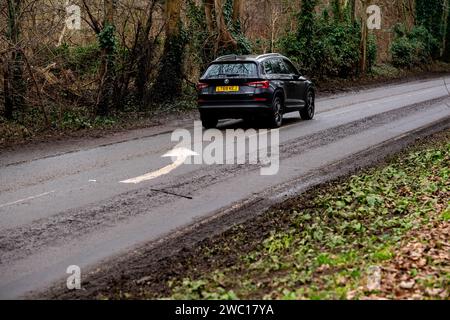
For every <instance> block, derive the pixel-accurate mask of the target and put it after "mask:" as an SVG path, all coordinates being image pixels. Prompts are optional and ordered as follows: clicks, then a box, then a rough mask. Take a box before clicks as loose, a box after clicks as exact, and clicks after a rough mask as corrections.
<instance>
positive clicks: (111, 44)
mask: <svg viewBox="0 0 450 320" xmlns="http://www.w3.org/2000/svg"><path fill="white" fill-rule="evenodd" d="M97 39H98V43H99V46H100V48H101V49H104V50H106V51H107V52H108V53H114V52H115V50H116V47H117V39H116V28H115V27H114V25H110V24H107V25H106V26H105V27H104V28H103V29H102V30H101V31H100V33H99V34H98V35H97Z"/></svg>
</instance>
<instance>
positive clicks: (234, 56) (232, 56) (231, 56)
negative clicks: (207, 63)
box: [216, 54, 238, 61]
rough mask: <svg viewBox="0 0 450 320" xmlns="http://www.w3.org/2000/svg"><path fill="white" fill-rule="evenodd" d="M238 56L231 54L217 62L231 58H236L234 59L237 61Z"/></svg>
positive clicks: (219, 58)
mask: <svg viewBox="0 0 450 320" xmlns="http://www.w3.org/2000/svg"><path fill="white" fill-rule="evenodd" d="M237 57H238V56H237V55H236V54H229V55H226V56H221V57H218V58H217V59H216V61H221V60H225V59H229V58H234V59H237Z"/></svg>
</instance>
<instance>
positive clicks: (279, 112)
mask: <svg viewBox="0 0 450 320" xmlns="http://www.w3.org/2000/svg"><path fill="white" fill-rule="evenodd" d="M268 125H269V127H270V128H279V127H281V126H282V125H283V99H282V98H281V97H280V96H279V95H276V96H275V98H273V102H272V110H271V111H270V115H269V118H268Z"/></svg>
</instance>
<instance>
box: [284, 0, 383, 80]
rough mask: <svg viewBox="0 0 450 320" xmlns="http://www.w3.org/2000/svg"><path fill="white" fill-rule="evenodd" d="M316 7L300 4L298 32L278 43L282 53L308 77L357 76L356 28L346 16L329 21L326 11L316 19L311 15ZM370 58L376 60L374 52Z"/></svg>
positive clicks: (290, 34)
mask: <svg viewBox="0 0 450 320" xmlns="http://www.w3.org/2000/svg"><path fill="white" fill-rule="evenodd" d="M315 3H316V1H311V0H305V1H303V7H302V10H301V12H300V14H299V17H298V20H299V27H298V30H297V32H296V33H295V34H293V33H288V34H287V35H286V36H285V37H283V38H282V39H281V40H280V42H279V46H280V48H281V50H282V51H283V53H284V54H286V55H287V56H289V57H290V58H292V60H293V61H295V62H296V63H297V65H298V66H299V68H300V69H301V70H302V71H303V72H305V73H307V74H309V75H311V76H315V77H318V78H322V77H329V76H330V77H333V76H339V77H343V78H345V77H349V76H352V75H354V74H356V73H357V71H358V64H359V59H360V54H359V46H360V39H359V35H360V27H359V25H357V24H354V23H352V22H351V20H350V19H349V18H348V17H347V16H344V17H343V19H342V20H341V19H338V18H337V17H332V18H331V17H330V16H329V14H328V10H325V11H324V12H323V13H322V15H319V16H318V15H316V14H315V11H314V5H315ZM373 54H375V57H376V51H375V52H373V51H372V55H373ZM372 61H374V58H373V60H372Z"/></svg>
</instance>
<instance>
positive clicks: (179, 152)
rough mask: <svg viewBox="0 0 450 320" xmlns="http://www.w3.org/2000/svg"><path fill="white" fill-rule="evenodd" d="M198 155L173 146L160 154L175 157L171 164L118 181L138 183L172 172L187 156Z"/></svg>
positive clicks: (164, 156) (165, 156)
mask: <svg viewBox="0 0 450 320" xmlns="http://www.w3.org/2000/svg"><path fill="white" fill-rule="evenodd" d="M198 155H199V154H198V153H196V152H194V151H192V150H190V149H187V148H175V149H173V150H171V151H169V152H168V153H166V154H165V155H163V156H162V157H163V158H169V157H170V158H176V160H175V161H174V162H173V163H172V164H170V165H168V166H166V167H164V168H161V169H159V170H157V171H154V172H150V173H147V174H145V175H143V176H139V177H136V178H133V179H128V180H125V181H120V183H127V184H138V183H141V182H145V181H149V180H153V179H156V178H158V177H161V176H164V175H166V174H169V173H170V172H172V171H173V170H175V169H176V168H178V167H179V166H181V165H183V163H184V162H185V161H186V159H187V158H189V157H193V156H198Z"/></svg>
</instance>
